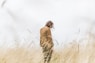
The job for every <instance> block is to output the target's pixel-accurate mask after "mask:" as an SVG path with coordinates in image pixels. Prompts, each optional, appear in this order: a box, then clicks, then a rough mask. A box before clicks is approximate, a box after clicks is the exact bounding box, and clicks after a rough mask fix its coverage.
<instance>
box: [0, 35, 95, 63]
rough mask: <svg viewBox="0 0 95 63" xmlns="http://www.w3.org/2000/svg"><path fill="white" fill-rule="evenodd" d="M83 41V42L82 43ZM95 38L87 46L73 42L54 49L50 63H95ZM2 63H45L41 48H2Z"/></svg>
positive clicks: (0, 51) (88, 40)
mask: <svg viewBox="0 0 95 63" xmlns="http://www.w3.org/2000/svg"><path fill="white" fill-rule="evenodd" d="M82 41H83V40H81V42H82ZM94 41H95V36H94V35H91V34H90V35H89V38H88V39H87V40H85V41H84V42H86V43H85V45H82V44H81V42H77V41H73V42H71V43H70V44H68V45H67V46H65V47H63V48H61V49H57V50H56V49H54V52H53V55H52V59H51V62H50V63H95V42H94ZM0 63H43V54H42V52H41V48H35V47H33V48H32V47H31V48H24V47H16V48H10V49H7V50H4V49H2V48H0Z"/></svg>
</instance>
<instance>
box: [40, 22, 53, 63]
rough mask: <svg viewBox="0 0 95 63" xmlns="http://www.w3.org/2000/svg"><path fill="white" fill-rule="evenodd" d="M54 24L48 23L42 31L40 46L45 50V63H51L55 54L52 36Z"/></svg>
mask: <svg viewBox="0 0 95 63" xmlns="http://www.w3.org/2000/svg"><path fill="white" fill-rule="evenodd" d="M51 28H53V22H52V21H48V22H47V23H46V25H45V26H44V27H43V28H41V29H40V46H41V47H42V49H43V54H44V63H49V62H50V59H51V56H52V52H53V49H52V48H53V46H54V44H53V40H52V35H51Z"/></svg>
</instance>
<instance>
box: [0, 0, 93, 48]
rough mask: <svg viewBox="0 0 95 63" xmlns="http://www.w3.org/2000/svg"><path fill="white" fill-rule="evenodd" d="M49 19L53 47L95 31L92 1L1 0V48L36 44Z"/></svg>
mask: <svg viewBox="0 0 95 63" xmlns="http://www.w3.org/2000/svg"><path fill="white" fill-rule="evenodd" d="M48 20H51V21H53V22H54V28H53V29H52V36H53V41H54V44H55V47H63V46H64V45H66V44H68V43H70V42H71V41H73V40H77V41H78V42H79V40H80V39H84V38H87V37H88V34H89V33H93V34H95V0H0V47H2V48H10V47H11V48H14V47H17V46H24V47H28V46H29V47H32V46H35V45H36V46H38V47H39V38H40V34H39V31H40V28H41V27H43V26H44V25H45V24H46V22H47V21H48ZM85 43H86V42H85Z"/></svg>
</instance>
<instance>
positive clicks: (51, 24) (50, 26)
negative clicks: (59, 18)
mask: <svg viewBox="0 0 95 63" xmlns="http://www.w3.org/2000/svg"><path fill="white" fill-rule="evenodd" d="M45 26H47V27H49V28H53V22H52V21H48V22H47V23H46V25H45Z"/></svg>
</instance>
